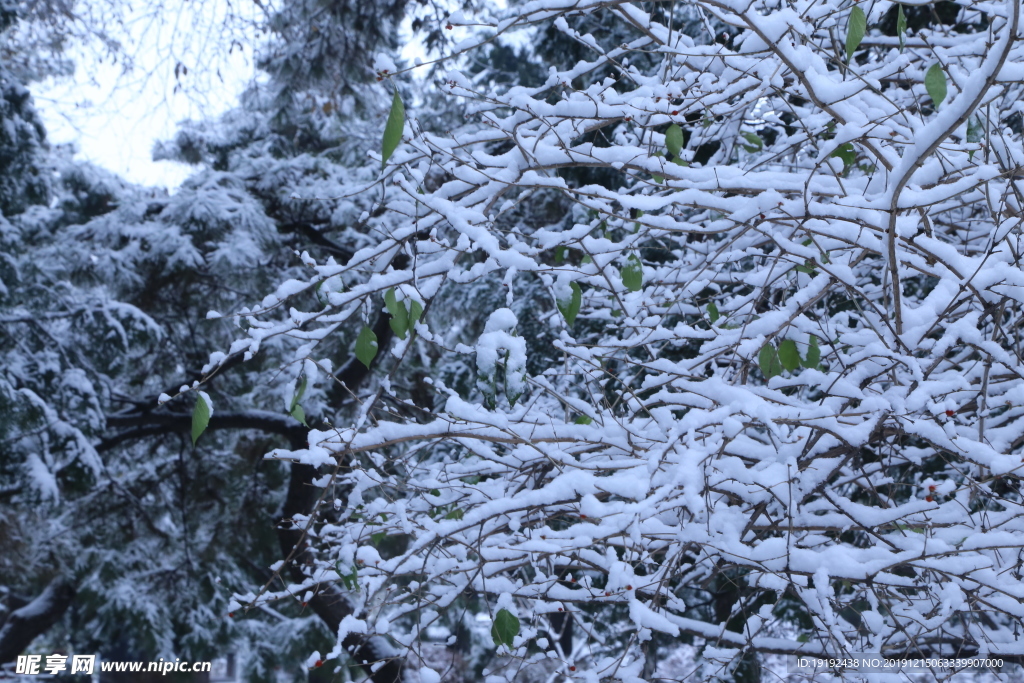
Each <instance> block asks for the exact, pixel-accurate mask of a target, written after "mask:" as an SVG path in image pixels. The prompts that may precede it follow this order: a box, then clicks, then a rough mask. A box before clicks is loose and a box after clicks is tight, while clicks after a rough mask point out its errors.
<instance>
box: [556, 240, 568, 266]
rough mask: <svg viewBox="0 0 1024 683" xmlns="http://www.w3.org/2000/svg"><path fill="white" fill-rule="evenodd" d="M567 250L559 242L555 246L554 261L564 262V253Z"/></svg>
mask: <svg viewBox="0 0 1024 683" xmlns="http://www.w3.org/2000/svg"><path fill="white" fill-rule="evenodd" d="M566 251H568V250H567V249H566V247H565V245H564V244H559V245H558V246H557V247H555V263H564V262H565V253H566Z"/></svg>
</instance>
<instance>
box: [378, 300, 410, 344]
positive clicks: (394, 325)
mask: <svg viewBox="0 0 1024 683" xmlns="http://www.w3.org/2000/svg"><path fill="white" fill-rule="evenodd" d="M384 305H385V306H387V309H388V313H390V314H391V320H390V321H388V322H389V324H390V325H391V330H392V331H393V332H394V333H395V334H397V335H398V336H399V338H400V339H405V337H406V335H407V334H408V333H409V312H408V311H407V310H405V304H404V303H402V302H400V301H398V298H397V297H396V296H395V288H394V287H392V288H391V289H389V290H388V291H387V292H385V293H384Z"/></svg>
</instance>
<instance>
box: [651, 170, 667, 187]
mask: <svg viewBox="0 0 1024 683" xmlns="http://www.w3.org/2000/svg"><path fill="white" fill-rule="evenodd" d="M651 179H652V180H654V182H656V183H658V184H659V185H661V184H662V183H663V182H665V176H660V175H658V174H657V173H655V174H654V175H652V176H651Z"/></svg>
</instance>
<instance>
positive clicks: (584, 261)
mask: <svg viewBox="0 0 1024 683" xmlns="http://www.w3.org/2000/svg"><path fill="white" fill-rule="evenodd" d="M638 225H639V224H638ZM593 262H594V259H592V258H590V254H587V255H585V256H584V257H583V261H581V263H593Z"/></svg>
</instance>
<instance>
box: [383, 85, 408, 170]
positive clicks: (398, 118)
mask: <svg viewBox="0 0 1024 683" xmlns="http://www.w3.org/2000/svg"><path fill="white" fill-rule="evenodd" d="M403 130H405V105H404V104H402V98H401V97H400V96H399V95H398V88H395V97H394V99H392V100H391V112H390V113H389V114H388V122H387V123H386V124H384V140H383V141H382V142H381V146H380V155H381V160H380V170H381V171H383V170H384V169H385V168H386V167H387V165H388V159H390V158H391V155H392V154H394V153H395V150H396V149H398V143H400V142H401V141H402V131H403Z"/></svg>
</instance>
